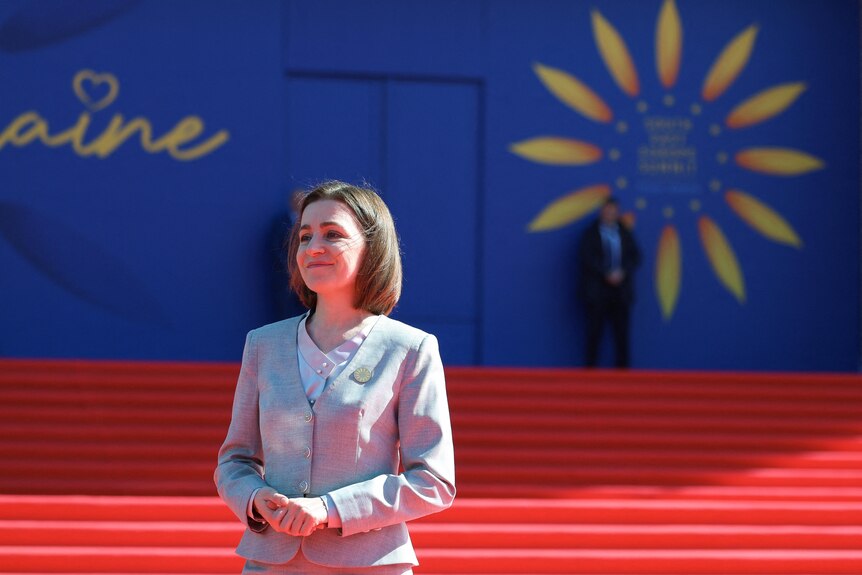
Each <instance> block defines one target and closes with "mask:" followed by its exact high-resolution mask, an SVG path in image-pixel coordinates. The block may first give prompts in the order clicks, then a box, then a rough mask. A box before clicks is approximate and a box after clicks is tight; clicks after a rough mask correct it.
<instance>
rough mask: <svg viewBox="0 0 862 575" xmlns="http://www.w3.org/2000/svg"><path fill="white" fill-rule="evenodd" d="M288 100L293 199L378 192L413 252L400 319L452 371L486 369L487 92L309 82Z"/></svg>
mask: <svg viewBox="0 0 862 575" xmlns="http://www.w3.org/2000/svg"><path fill="white" fill-rule="evenodd" d="M286 98H287V102H286V106H287V114H286V118H287V126H286V132H287V135H286V138H285V141H286V144H287V145H286V150H287V152H286V153H287V158H286V159H285V167H286V171H287V173H286V175H285V181H286V182H287V184H286V186H285V191H289V190H291V189H293V188H297V187H303V188H305V187H308V186H310V185H313V184H314V183H315V182H319V181H321V180H324V179H330V178H336V179H342V180H346V181H350V182H357V183H359V182H362V181H363V180H365V181H367V182H368V183H369V184H371V185H372V186H374V187H376V188H377V189H378V190H379V191H380V192H381V193H382V195H383V197H384V199H385V200H386V202H387V204H388V205H389V207H390V209H391V210H392V214H393V216H394V217H395V222H396V226H397V228H398V232H399V235H400V237H401V244H402V250H403V259H404V272H405V280H404V291H403V295H402V299H401V302H400V303H399V305H398V307H397V308H396V311H395V313H394V314H393V317H395V318H397V319H400V320H402V321H405V322H407V323H409V324H411V325H415V326H417V327H420V328H422V329H425V330H427V331H430V332H431V333H434V334H435V335H437V336H438V338H439V339H440V347H441V351H442V354H443V359H444V361H445V362H446V363H447V364H450V365H451V364H475V363H480V362H481V358H480V357H479V345H478V337H479V332H478V330H479V325H480V317H479V313H478V310H479V309H480V307H481V306H480V305H479V301H478V298H479V282H480V277H481V273H482V270H481V258H480V257H479V250H480V237H481V220H480V210H479V189H480V185H479V178H480V167H479V166H480V163H479V142H480V138H479V129H480V128H479V127H480V123H479V116H480V110H479V105H480V102H479V100H480V90H479V86H478V84H475V83H471V82H465V81H446V80H435V81H428V80H424V79H400V78H399V79H392V78H380V77H376V78H357V77H349V78H348V77H332V76H326V75H314V74H308V73H303V74H302V75H290V76H288V78H287V90H286Z"/></svg>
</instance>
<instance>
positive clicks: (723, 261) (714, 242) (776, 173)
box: [509, 0, 824, 321]
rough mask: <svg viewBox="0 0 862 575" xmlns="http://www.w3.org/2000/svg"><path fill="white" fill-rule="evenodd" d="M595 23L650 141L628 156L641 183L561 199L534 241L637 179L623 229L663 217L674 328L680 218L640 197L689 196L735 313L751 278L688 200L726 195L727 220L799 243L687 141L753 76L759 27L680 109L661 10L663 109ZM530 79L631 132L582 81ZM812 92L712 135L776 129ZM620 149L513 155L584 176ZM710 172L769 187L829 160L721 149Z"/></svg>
mask: <svg viewBox="0 0 862 575" xmlns="http://www.w3.org/2000/svg"><path fill="white" fill-rule="evenodd" d="M591 20H592V32H593V38H594V41H595V45H596V48H597V50H598V53H599V55H600V57H601V60H602V62H603V63H604V66H605V67H606V68H607V71H608V73H609V74H610V76H611V78H612V79H613V81H614V83H615V84H616V86H618V87H619V89H620V90H621V91H622V92H623V93H624V94H625V95H626V96H628V98H629V99H630V101H631V102H632V103H633V105H634V109H635V112H636V114H637V117H638V118H639V120H640V121H642V123H643V128H644V133H645V135H646V141H644V142H643V143H641V144H639V145H638V146H637V148H636V149H635V150H633V151H631V152H632V153H633V155H634V156H635V157H634V161H635V165H636V169H635V173H620V174H619V175H618V176H617V177H616V178H612V180H613V181H607V182H596V183H592V184H590V185H587V186H584V187H581V188H578V189H576V190H573V191H570V192H568V193H566V194H565V195H563V196H561V197H559V198H557V199H556V200H554V201H552V202H551V203H550V204H549V205H547V206H546V207H545V208H544V209H543V210H542V211H541V212H540V213H539V214H538V215H536V216H535V217H534V218H533V219H532V221H530V223H529V225H528V230H529V232H548V231H551V230H556V229H559V228H561V227H564V226H567V225H569V224H572V223H574V222H576V221H578V220H580V219H582V218H583V217H585V216H586V215H588V214H590V213H591V212H593V211H594V210H596V209H597V208H598V207H599V206H600V205H601V204H602V203H603V202H604V200H605V199H606V198H608V197H609V196H610V195H611V194H612V193H613V191H614V190H615V189H616V190H625V189H629V188H630V187H631V186H630V183H631V181H632V178H633V177H634V178H637V179H638V180H639V182H640V185H639V187H638V189H637V190H636V191H637V193H636V195H635V197H634V206H635V210H636V211H629V212H627V213H626V214H625V215H624V216H623V221H624V222H625V223H626V224H627V225H629V226H634V225H635V222H636V212H642V211H645V210H649V209H652V208H657V209H659V210H660V213H661V215H662V217H663V218H664V219H665V220H667V221H666V222H665V223H664V226H663V229H662V231H661V233H660V234H659V238H658V241H657V244H656V247H655V250H656V252H655V253H656V257H655V269H654V272H653V282H654V286H655V292H656V297H657V299H658V304H659V306H660V309H661V312H662V316H663V317H664V319H665V321H669V320H670V319H671V318H672V317H673V314H674V310H675V308H676V304H677V300H678V297H679V294H680V288H681V283H682V272H683V261H682V249H681V244H680V242H681V240H680V234H679V231H678V228H677V225H675V224H674V223H673V218H674V216H675V215H676V214H675V210H674V208H673V207H672V206H671V205H668V204H667V203H665V204H664V205H662V202H661V201H658V202H652V200H648V199H647V195H646V194H644V190H649V189H650V187H651V186H652V187H653V189H656V190H662V191H666V190H668V189H673V190H672V191H680V192H683V193H685V192H689V195H688V196H687V197H689V198H690V199H689V202H688V209H690V211H691V212H692V213H693V214H695V217H697V229H698V235H699V240H700V244H701V246H702V248H703V251H704V254H705V256H706V258H707V261H708V262H709V265H710V267H711V268H712V270H713V272H714V273H715V276H716V278H717V279H718V281H719V282H720V283H721V285H722V286H723V287H724V288H725V289H726V290H727V291H728V292H729V293H731V294H732V295H733V296H734V297H735V298H736V300H737V301H738V302H739V303H744V302H745V298H746V291H745V277H744V274H743V271H742V269H741V267H740V264H739V261H738V259H737V257H736V253H735V251H734V249H733V246H732V245H731V242H730V240H728V238H727V236H726V235H725V233H724V232H723V231H722V228H721V226H720V225H719V224H718V223H717V222H716V221H715V219H713V218H712V217H710V215H709V214H707V213H706V212H705V210H704V207H703V203H702V202H701V201H700V200H699V199H698V196H697V194H696V193H691V190H695V189H696V190H700V189H702V188H703V187H704V186H705V187H706V188H708V189H709V190H711V191H712V192H715V193H722V195H723V200H724V202H725V203H726V205H727V206H728V207H729V209H730V211H731V213H733V214H735V215H736V216H737V217H738V218H739V219H740V220H741V221H742V222H744V223H745V224H747V225H748V226H750V227H751V228H752V229H753V230H755V231H756V232H757V233H758V234H760V235H761V236H763V237H764V238H766V239H767V240H770V241H772V242H776V243H779V244H783V245H786V246H790V247H792V248H796V249H799V248H801V247H802V239H801V238H800V237H799V234H798V233H797V232H796V230H795V229H794V227H793V226H792V225H791V224H790V223H789V222H788V221H787V220H786V219H785V217H784V216H782V215H781V214H780V213H778V211H776V210H775V209H774V208H772V207H771V206H770V205H768V204H767V203H766V202H764V201H763V200H761V199H759V198H757V197H755V196H754V195H752V194H751V193H749V192H747V191H745V190H742V189H738V188H736V187H733V186H729V185H727V184H726V183H725V182H722V181H721V180H720V179H719V178H718V177H715V174H710V173H707V174H704V172H705V171H706V172H708V170H703V169H702V168H703V165H704V164H705V162H704V160H703V158H701V157H699V155H698V152H699V150H698V149H697V147H696V146H694V145H693V144H691V143H690V138H689V136H690V133H691V131H692V129H693V128H694V127H695V126H698V125H702V124H703V120H702V114H703V112H704V110H705V109H706V107H707V106H709V105H710V104H711V103H713V102H715V101H716V100H718V99H719V98H721V97H722V95H723V94H725V92H726V91H727V90H728V88H729V87H730V86H732V85H733V83H734V82H735V81H736V79H737V78H738V77H739V75H740V74H741V73H742V72H743V70H744V69H745V67H746V66H747V64H748V62H749V59H750V58H751V56H752V54H753V52H754V48H755V43H756V40H757V34H758V26H757V25H754V24H752V25H750V26H748V27H747V28H745V29H744V30H742V31H741V32H739V33H738V34H737V35H736V36H734V37H733V38H731V39H730V40H729V41H728V42H727V44H726V45H725V46H724V48H723V49H722V50H721V52H720V53H719V54H718V55H717V56H716V58H715V60H714V62H713V63H712V66H711V67H710V68H709V70H708V71H707V72H706V74H705V77H704V80H703V84H702V86H701V89H700V100H699V101H696V102H693V103H690V104H688V105H681V103H680V102H677V101H676V98H675V96H674V94H673V92H672V91H673V89H674V87H675V86H676V85H677V79H678V77H679V72H680V63H681V61H682V53H683V26H682V20H681V18H680V14H679V10H678V8H677V5H676V2H675V0H664V2H663V4H662V6H661V9H660V11H659V14H658V18H657V22H656V29H655V67H656V74H657V77H658V80H659V83H660V85H661V87H662V88H663V89H664V91H665V93H664V95H663V97H662V98H661V99H660V100H659V101H657V102H650V101H647V100H646V99H645V98H644V97H643V96H642V94H641V84H640V80H639V76H638V70H637V69H636V67H635V64H634V61H633V59H632V57H631V55H630V52H629V49H628V46H627V45H626V42H625V40H624V39H623V37H622V36H621V35H620V33H619V32H618V31H617V29H616V28H615V27H614V25H613V24H612V23H611V22H610V21H609V20H608V19H607V18H605V17H604V16H603V15H602V13H601V12H600V11H599V10H598V9H593V10H592V13H591ZM533 71H534V73H535V74H536V76H537V77H538V79H539V80H540V81H541V83H542V84H543V85H544V86H545V88H547V90H548V91H549V92H550V93H551V94H552V95H553V96H554V97H555V98H556V99H557V100H559V101H560V102H561V103H563V104H565V105H566V106H568V107H569V108H571V109H572V110H574V111H575V112H577V113H578V114H580V115H581V116H583V117H585V118H587V119H588V120H591V121H593V122H596V123H598V124H604V125H606V126H608V129H609V130H613V131H614V132H615V133H616V134H618V135H619V137H622V136H623V135H624V134H626V133H628V132H629V131H630V126H629V125H628V124H627V122H625V121H623V120H620V119H618V118H617V117H616V115H615V113H614V110H612V109H611V107H610V106H608V104H607V103H606V102H605V100H604V99H602V97H601V96H600V95H599V94H597V93H596V91H595V90H593V89H592V88H591V87H590V86H588V85H587V84H586V83H584V82H583V81H581V80H580V79H578V77H577V76H576V75H574V74H572V73H570V72H568V71H565V70H562V69H559V68H554V67H551V66H549V65H546V64H542V63H538V62H536V63H534V64H533ZM806 88H807V86H806V85H805V84H804V83H803V82H798V81H793V82H785V83H777V84H774V85H771V86H769V85H767V86H766V87H764V89H763V90H761V91H759V92H757V93H755V94H753V95H751V96H749V97H747V98H745V99H744V100H742V101H741V102H739V103H738V104H736V105H735V106H734V107H733V108H732V109H731V111H730V113H728V114H727V115H726V117H724V119H723V122H721V123H718V122H716V123H713V124H712V125H710V126H709V127H708V133H709V134H710V135H711V136H713V137H715V138H718V137H719V136H721V135H723V134H732V133H734V132H737V131H739V130H745V129H746V128H750V127H752V126H755V125H758V124H760V123H762V122H765V121H767V120H770V119H772V118H774V117H776V116H778V115H780V114H782V113H783V112H785V111H786V110H787V109H788V108H790V107H791V106H792V105H793V103H794V102H796V101H797V99H798V98H799V97H800V96H801V95H802V94H803V93H804V92H805V90H806ZM681 110H683V111H681ZM704 128H705V126H704ZM731 140H732V138H731ZM629 141H630V140H629ZM716 141H717V140H716ZM731 143H732V142H731ZM621 144H623V142H622V141H621ZM622 147H623V146H622V145H621V146H620V147H616V146H614V147H607V148H606V149H603V148H602V147H600V146H598V145H595V144H593V143H591V142H587V141H584V140H580V139H576V138H571V137H567V136H561V135H544V136H536V137H532V138H529V139H526V140H522V141H519V142H515V143H513V144H511V145H510V147H509V149H510V151H511V152H512V153H514V154H516V155H518V156H520V157H521V158H524V159H526V160H529V161H531V162H537V163H541V164H546V165H554V166H576V167H583V166H589V165H593V164H596V163H597V162H601V161H608V162H612V163H614V162H618V161H619V160H620V158H621V156H622V155H623V151H622V150H621V148H622ZM719 148H721V147H720V146H719ZM626 153H628V152H626ZM710 162H711V165H714V166H730V165H735V166H736V167H737V168H739V169H742V170H746V171H750V172H756V173H759V174H763V175H766V176H770V177H794V176H800V175H803V174H807V173H810V172H813V171H816V170H820V169H822V168H823V167H824V162H823V160H821V159H820V158H817V157H815V156H813V155H811V154H808V153H806V152H804V151H802V150H798V149H794V148H787V147H771V146H750V147H740V148H739V149H736V150H727V149H719V150H718V151H717V152H716V153H715V154H714V157H711V158H710ZM707 180H708V181H707ZM693 182H694V183H693ZM652 204H658V205H652Z"/></svg>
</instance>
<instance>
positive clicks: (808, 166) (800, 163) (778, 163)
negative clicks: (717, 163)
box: [734, 148, 823, 176]
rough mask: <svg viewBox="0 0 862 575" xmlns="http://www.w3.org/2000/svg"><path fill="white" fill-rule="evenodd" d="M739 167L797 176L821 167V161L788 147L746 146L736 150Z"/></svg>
mask: <svg viewBox="0 0 862 575" xmlns="http://www.w3.org/2000/svg"><path fill="white" fill-rule="evenodd" d="M734 159H735V160H736V163H737V165H738V166H739V167H741V168H745V169H746V170H751V171H752V172H760V173H761V174H769V175H770V176H798V175H800V174H805V173H808V172H813V171H814V170H819V169H821V168H822V167H823V161H822V160H821V159H820V158H816V157H814V156H812V155H810V154H806V153H805V152H800V151H799V150H793V149H790V148H748V149H747V150H742V151H741V152H737V154H736V156H735V158H734Z"/></svg>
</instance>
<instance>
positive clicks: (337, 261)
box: [296, 200, 365, 301]
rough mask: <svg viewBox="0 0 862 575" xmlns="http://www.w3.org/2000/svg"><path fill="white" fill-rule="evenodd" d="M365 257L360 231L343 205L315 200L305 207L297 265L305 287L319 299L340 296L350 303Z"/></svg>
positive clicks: (357, 224) (363, 239)
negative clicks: (346, 298) (348, 299)
mask: <svg viewBox="0 0 862 575" xmlns="http://www.w3.org/2000/svg"><path fill="white" fill-rule="evenodd" d="M364 253H365V237H364V235H363V233H362V229H361V228H360V226H359V223H358V222H357V221H356V217H354V215H353V212H352V211H351V210H350V208H348V207H347V206H346V205H345V204H342V203H341V202H336V201H335V200H318V201H316V202H312V203H311V204H308V205H307V206H306V207H305V211H303V212H302V220H301V222H300V228H299V249H298V250H297V252H296V263H297V265H298V266H299V273H300V274H301V275H302V279H303V280H304V281H305V285H307V286H308V289H310V290H311V291H313V292H315V293H316V294H317V295H318V297H321V296H324V297H326V296H332V295H342V296H346V297H349V298H350V300H351V301H352V300H353V296H354V294H355V293H356V289H355V287H356V276H357V273H358V272H359V266H360V265H361V264H362V256H363V255H364Z"/></svg>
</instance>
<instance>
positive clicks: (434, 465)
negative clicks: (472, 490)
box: [329, 335, 455, 536]
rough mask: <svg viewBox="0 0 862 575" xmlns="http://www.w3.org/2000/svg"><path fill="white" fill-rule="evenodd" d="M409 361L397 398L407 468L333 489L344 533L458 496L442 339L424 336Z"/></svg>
mask: <svg viewBox="0 0 862 575" xmlns="http://www.w3.org/2000/svg"><path fill="white" fill-rule="evenodd" d="M411 358H412V359H411ZM405 362H407V363H406V365H405V369H404V372H403V379H402V382H401V389H400V393H399V397H398V431H399V436H400V440H401V462H402V466H403V468H404V472H403V473H401V474H399V475H389V474H386V475H378V476H377V477H374V478H371V479H369V480H367V481H362V482H360V483H355V484H353V485H348V486H346V487H342V488H340V489H337V490H335V491H332V492H330V493H329V495H330V497H331V498H332V501H333V502H334V504H335V506H336V508H337V509H338V513H339V515H340V516H341V534H342V535H343V536H348V535H353V534H355V533H362V532H366V531H370V530H372V529H379V528H381V527H386V526H388V525H393V524H396V523H401V522H404V521H410V520H411V519H416V518H418V517H422V516H424V515H429V514H431V513H435V512H438V511H442V510H444V509H446V508H448V507H449V506H450V505H452V501H453V499H454V498H455V459H454V450H453V446H452V427H451V423H450V420H449V406H448V403H447V399H446V383H445V378H444V374H443V362H442V361H441V359H440V353H439V351H438V346H437V339H436V338H435V337H434V336H433V335H425V337H424V338H423V339H422V341H421V342H420V343H419V346H418V348H417V349H412V350H411V351H410V353H408V356H407V358H406V359H405Z"/></svg>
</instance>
